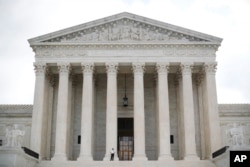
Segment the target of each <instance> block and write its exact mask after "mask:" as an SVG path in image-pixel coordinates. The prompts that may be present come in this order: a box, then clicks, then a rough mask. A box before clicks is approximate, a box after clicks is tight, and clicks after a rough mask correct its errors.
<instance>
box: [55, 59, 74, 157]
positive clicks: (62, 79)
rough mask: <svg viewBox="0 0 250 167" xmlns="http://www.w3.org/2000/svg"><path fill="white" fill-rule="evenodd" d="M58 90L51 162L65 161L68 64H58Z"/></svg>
mask: <svg viewBox="0 0 250 167" xmlns="http://www.w3.org/2000/svg"><path fill="white" fill-rule="evenodd" d="M58 68H59V88H58V103H57V115H56V137H55V155H54V157H53V158H52V160H56V161H61V160H64V161H65V160H67V159H68V157H67V144H68V143H67V142H68V128H67V126H69V124H68V118H67V116H68V105H69V103H68V99H69V97H68V92H69V87H68V86H69V72H70V65H69V64H68V63H59V64H58Z"/></svg>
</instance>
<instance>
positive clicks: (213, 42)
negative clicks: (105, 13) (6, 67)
mask: <svg viewBox="0 0 250 167" xmlns="http://www.w3.org/2000/svg"><path fill="white" fill-rule="evenodd" d="M29 42H30V44H31V47H32V48H33V50H34V52H35V54H36V56H35V58H36V61H35V63H34V66H35V72H36V86H35V87H36V88H35V97H34V112H33V118H32V131H31V133H32V134H31V136H32V140H31V149H33V150H34V151H36V152H38V153H39V154H40V158H41V159H42V160H50V161H53V162H59V161H60V162H61V161H78V162H89V161H95V160H101V161H102V160H103V161H107V160H109V158H110V151H111V149H112V148H115V150H116V152H118V154H116V157H115V161H118V160H119V156H120V155H119V150H120V147H121V146H120V145H119V139H121V138H119V134H118V119H119V118H132V119H133V136H132V138H129V139H130V140H131V141H132V143H133V148H132V151H131V152H132V154H133V155H132V159H131V160H132V161H148V160H157V161H168V162H172V161H175V160H191V161H198V160H203V159H206V160H209V159H210V156H211V153H212V152H214V151H215V150H217V149H219V148H220V147H221V139H220V125H219V115H218V106H217V99H216V83H215V71H216V61H215V52H216V51H217V49H218V47H219V45H220V43H221V39H220V38H217V37H213V36H209V35H206V34H202V33H198V32H195V31H191V30H187V29H184V28H180V27H177V26H173V25H169V24H166V23H162V22H158V21H155V20H151V19H148V18H143V17H141V16H136V15H133V14H129V13H121V14H118V15H115V16H111V17H108V18H104V19H100V20H97V21H95V22H90V23H86V24H83V25H79V26H76V27H72V28H69V29H65V30H63V31H60V32H55V33H52V34H48V35H44V36H41V37H37V38H34V39H31V40H29ZM125 74H126V91H127V97H128V106H126V107H125V106H123V101H122V100H123V97H124V91H125V82H124V81H125ZM123 137H126V136H125V135H124V136H123ZM127 137H129V136H127ZM130 137H131V136H130ZM203 146H205V147H203Z"/></svg>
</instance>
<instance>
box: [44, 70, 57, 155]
mask: <svg viewBox="0 0 250 167" xmlns="http://www.w3.org/2000/svg"><path fill="white" fill-rule="evenodd" d="M48 78H49V84H48V113H47V135H46V137H47V139H46V140H47V141H46V159H47V160H50V159H51V153H50V150H51V131H52V115H53V104H54V88H55V78H54V76H53V74H49V75H48Z"/></svg>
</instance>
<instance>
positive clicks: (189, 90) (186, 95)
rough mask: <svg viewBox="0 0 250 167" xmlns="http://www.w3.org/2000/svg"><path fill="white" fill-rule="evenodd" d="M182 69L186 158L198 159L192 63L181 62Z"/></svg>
mask: <svg viewBox="0 0 250 167" xmlns="http://www.w3.org/2000/svg"><path fill="white" fill-rule="evenodd" d="M181 71H182V91H183V92H182V93H183V114H184V115H183V116H184V118H183V120H184V145H185V147H184V159H185V160H188V159H190V160H198V159H199V158H198V156H197V153H196V142H195V122H194V102H193V86H192V64H191V63H190V64H189V63H185V64H181Z"/></svg>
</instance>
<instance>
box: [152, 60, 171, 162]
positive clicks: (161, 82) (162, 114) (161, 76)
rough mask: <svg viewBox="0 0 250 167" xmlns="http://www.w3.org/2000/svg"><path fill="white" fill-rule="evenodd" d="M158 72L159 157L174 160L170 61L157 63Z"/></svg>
mask: <svg viewBox="0 0 250 167" xmlns="http://www.w3.org/2000/svg"><path fill="white" fill-rule="evenodd" d="M156 69H157V73H158V107H159V109H158V125H159V158H158V160H173V157H172V155H171V146H170V118H169V117H170V116H169V95H168V69H169V64H168V63H157V65H156Z"/></svg>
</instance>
